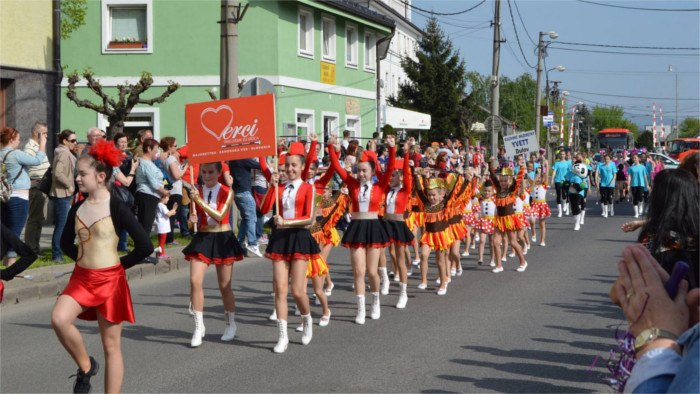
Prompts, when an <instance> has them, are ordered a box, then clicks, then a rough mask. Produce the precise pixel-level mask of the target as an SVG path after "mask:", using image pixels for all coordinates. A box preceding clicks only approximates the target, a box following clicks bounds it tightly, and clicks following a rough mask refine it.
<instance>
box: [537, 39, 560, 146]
mask: <svg viewBox="0 0 700 394" xmlns="http://www.w3.org/2000/svg"><path fill="white" fill-rule="evenodd" d="M544 36H549V37H550V38H552V39H554V38H557V37H559V35H558V34H557V33H556V32H554V31H548V32H546V33H545V32H540V40H539V42H538V44H537V92H536V93H535V137H536V138H537V143H538V144H539V143H540V124H541V123H542V121H541V119H540V117H541V114H540V111H541V110H540V101H542V63H543V62H544V56H545V54H546V50H547V45H549V43H550V42H548V43H547V45H545V44H544ZM562 68H563V67H562ZM560 71H562V70H560ZM547 79H549V77H548V78H547ZM547 89H549V83H547Z"/></svg>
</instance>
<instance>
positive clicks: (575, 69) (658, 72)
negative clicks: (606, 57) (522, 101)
mask: <svg viewBox="0 0 700 394" xmlns="http://www.w3.org/2000/svg"><path fill="white" fill-rule="evenodd" d="M566 72H567V73H569V72H571V73H579V74H616V75H629V74H640V75H645V74H663V75H668V76H673V73H671V72H668V71H631V70H585V69H577V68H568V67H567V68H566ZM678 74H693V75H697V74H700V72H698V71H679V72H678Z"/></svg>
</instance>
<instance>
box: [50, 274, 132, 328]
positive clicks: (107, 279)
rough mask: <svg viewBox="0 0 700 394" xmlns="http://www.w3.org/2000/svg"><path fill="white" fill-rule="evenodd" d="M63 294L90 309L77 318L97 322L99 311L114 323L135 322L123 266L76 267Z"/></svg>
mask: <svg viewBox="0 0 700 394" xmlns="http://www.w3.org/2000/svg"><path fill="white" fill-rule="evenodd" d="M61 295H67V296H70V297H72V298H73V299H74V300H75V301H77V302H78V304H80V305H81V306H84V307H89V309H88V310H86V311H85V312H83V313H81V314H80V315H78V318H80V319H83V320H97V310H99V311H100V314H101V315H102V316H103V317H104V318H105V319H107V320H108V321H110V322H112V323H117V324H118V323H121V322H123V321H124V320H126V321H128V322H129V323H133V322H134V321H135V320H134V307H133V306H132V305H131V292H130V291H129V284H128V283H127V281H126V274H125V273H124V267H123V266H122V265H121V264H117V265H114V266H112V267H107V268H99V269H87V268H83V267H81V266H79V265H76V266H75V268H74V269H73V274H72V275H71V277H70V281H69V282H68V285H67V286H66V288H65V289H64V290H63V292H62V293H61Z"/></svg>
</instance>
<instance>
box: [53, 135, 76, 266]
mask: <svg viewBox="0 0 700 394" xmlns="http://www.w3.org/2000/svg"><path fill="white" fill-rule="evenodd" d="M76 143H77V139H76V138H75V133H74V132H73V131H72V130H69V129H65V130H63V131H61V134H59V135H58V146H57V147H56V149H54V152H53V179H52V182H51V190H50V191H49V196H50V197H51V199H52V200H53V211H54V222H55V225H54V228H53V237H52V238H51V260H52V261H54V262H56V263H61V262H63V251H61V234H63V228H64V226H65V225H66V220H67V219H68V211H69V210H70V202H71V197H73V193H75V163H76V162H77V161H78V160H77V158H76V157H75V155H74V154H73V150H72V148H73V145H75V144H76Z"/></svg>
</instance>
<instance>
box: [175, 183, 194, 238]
mask: <svg viewBox="0 0 700 394" xmlns="http://www.w3.org/2000/svg"><path fill="white" fill-rule="evenodd" d="M185 193H186V192H185ZM175 216H177V221H178V222H180V235H182V236H183V237H191V236H192V234H191V233H190V228H189V227H188V226H189V222H188V220H190V205H189V204H180V206H179V207H178V208H177V213H176V214H175Z"/></svg>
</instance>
